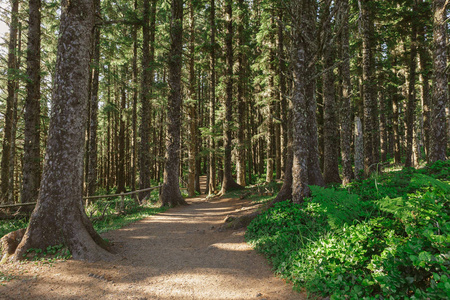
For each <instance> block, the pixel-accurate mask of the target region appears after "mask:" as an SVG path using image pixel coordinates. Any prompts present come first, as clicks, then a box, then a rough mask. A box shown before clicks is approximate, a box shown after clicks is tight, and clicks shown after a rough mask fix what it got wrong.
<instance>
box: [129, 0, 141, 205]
mask: <svg viewBox="0 0 450 300" xmlns="http://www.w3.org/2000/svg"><path fill="white" fill-rule="evenodd" d="M134 9H135V10H137V9H138V3H137V0H134ZM132 30H133V31H132V37H133V66H132V68H133V78H132V82H133V108H132V125H131V126H132V131H133V139H132V146H131V148H132V150H131V155H132V159H131V175H130V176H131V190H132V191H135V190H136V174H137V147H138V141H137V122H138V121H137V120H138V118H137V106H138V66H137V56H138V40H137V26H134V27H133V29H132ZM134 197H135V201H136V202H137V203H139V196H137V195H134Z"/></svg>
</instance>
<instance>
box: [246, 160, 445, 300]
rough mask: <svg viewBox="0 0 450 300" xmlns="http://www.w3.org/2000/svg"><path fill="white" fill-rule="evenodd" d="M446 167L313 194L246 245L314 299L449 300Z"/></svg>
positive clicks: (283, 206) (256, 226)
mask: <svg viewBox="0 0 450 300" xmlns="http://www.w3.org/2000/svg"><path fill="white" fill-rule="evenodd" d="M448 166H449V165H448V163H447V162H445V163H442V162H441V163H435V164H433V165H430V166H427V167H426V168H425V169H422V170H414V169H404V170H402V171H400V172H392V173H389V174H382V175H378V176H374V177H372V178H370V179H368V180H364V181H360V182H356V183H354V184H353V185H352V186H351V187H350V188H349V190H348V191H346V190H344V189H343V188H342V189H324V188H319V187H311V190H312V194H313V196H312V198H311V199H307V200H306V201H305V203H303V204H301V205H295V204H291V203H288V202H285V203H279V204H277V205H275V206H274V207H273V208H272V209H270V210H269V211H267V212H266V213H264V214H262V215H261V216H260V217H258V218H257V219H255V220H254V221H253V222H252V223H251V224H250V226H249V227H248V230H247V234H246V238H247V240H248V241H249V242H251V243H253V244H254V245H255V248H256V249H257V250H259V251H261V252H263V253H265V254H266V255H267V256H268V258H269V260H270V261H271V262H272V263H273V266H274V268H275V269H276V271H277V272H278V273H280V274H281V275H282V276H283V277H285V278H287V279H289V280H290V281H292V282H293V283H294V286H295V288H297V289H300V288H306V289H307V290H308V291H309V292H311V293H313V294H317V295H322V296H331V299H427V298H428V299H449V298H450V273H449V272H450V259H449V258H450V201H449V199H450V185H449V184H448V183H446V182H444V181H442V180H448V177H447V176H448ZM442 169H446V170H442ZM428 171H430V174H429V175H426V174H427V172H428ZM439 178H440V179H442V180H438V179H439Z"/></svg>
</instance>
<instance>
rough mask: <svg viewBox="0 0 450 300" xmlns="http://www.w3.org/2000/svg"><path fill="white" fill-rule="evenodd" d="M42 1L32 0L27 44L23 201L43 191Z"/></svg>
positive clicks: (32, 198)
mask: <svg viewBox="0 0 450 300" xmlns="http://www.w3.org/2000/svg"><path fill="white" fill-rule="evenodd" d="M40 9H41V1H40V0H30V1H29V8H28V10H29V20H28V26H29V27H28V45H27V78H28V81H27V87H26V88H27V96H26V98H25V112H24V122H25V131H24V145H23V147H24V152H23V182H22V193H21V202H22V203H26V202H34V201H36V200H37V197H38V193H39V182H40V180H41V166H40V158H41V156H40V144H39V142H40V140H39V137H40V130H39V129H40V113H41V101H40V98H41V92H40V85H41V66H40V63H41V12H40Z"/></svg>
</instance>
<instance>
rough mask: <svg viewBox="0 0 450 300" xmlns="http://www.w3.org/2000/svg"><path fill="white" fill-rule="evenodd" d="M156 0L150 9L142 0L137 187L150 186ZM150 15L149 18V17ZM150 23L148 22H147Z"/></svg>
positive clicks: (141, 198)
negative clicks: (139, 141) (139, 139)
mask: <svg viewBox="0 0 450 300" xmlns="http://www.w3.org/2000/svg"><path fill="white" fill-rule="evenodd" d="M156 2H157V0H152V7H151V11H150V0H144V11H143V26H142V36H143V41H142V45H143V50H142V83H141V124H140V128H139V133H140V137H141V144H140V147H139V189H145V188H148V187H150V178H151V174H150V117H151V114H150V111H151V103H150V99H151V97H152V85H153V77H154V76H153V73H154V72H153V69H154V67H153V62H154V52H155V46H154V44H155V22H156ZM150 16H151V20H149V19H150ZM149 23H150V24H149ZM148 195H149V193H148V192H143V193H140V194H139V200H140V201H142V200H143V199H144V198H146V197H147V196H148Z"/></svg>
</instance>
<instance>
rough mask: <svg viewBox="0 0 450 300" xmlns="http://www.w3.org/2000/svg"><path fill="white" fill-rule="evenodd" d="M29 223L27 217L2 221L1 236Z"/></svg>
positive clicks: (0, 225)
mask: <svg viewBox="0 0 450 300" xmlns="http://www.w3.org/2000/svg"><path fill="white" fill-rule="evenodd" d="M27 224H28V220H27V219H25V218H20V219H15V220H2V221H0V238H1V237H3V236H4V235H6V234H8V233H10V232H13V231H16V230H18V229H22V228H26V227H27Z"/></svg>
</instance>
